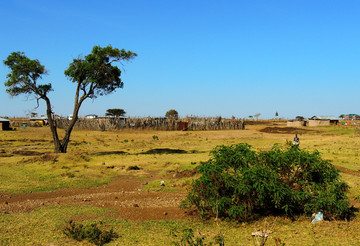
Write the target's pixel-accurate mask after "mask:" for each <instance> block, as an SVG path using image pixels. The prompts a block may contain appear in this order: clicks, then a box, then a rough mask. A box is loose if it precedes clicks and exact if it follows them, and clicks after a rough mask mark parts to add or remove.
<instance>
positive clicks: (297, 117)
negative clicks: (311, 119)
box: [295, 115, 305, 120]
mask: <svg viewBox="0 0 360 246" xmlns="http://www.w3.org/2000/svg"><path fill="white" fill-rule="evenodd" d="M295 119H296V120H305V118H304V117H303V116H299V115H298V116H296V117H295Z"/></svg>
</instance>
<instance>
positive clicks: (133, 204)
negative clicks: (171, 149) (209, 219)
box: [0, 171, 191, 221]
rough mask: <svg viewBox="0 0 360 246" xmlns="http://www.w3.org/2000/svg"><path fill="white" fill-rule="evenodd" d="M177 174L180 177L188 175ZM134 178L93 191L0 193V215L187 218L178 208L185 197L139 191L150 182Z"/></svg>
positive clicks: (80, 189) (141, 218)
mask: <svg viewBox="0 0 360 246" xmlns="http://www.w3.org/2000/svg"><path fill="white" fill-rule="evenodd" d="M187 172H188V171H186V172H180V174H179V175H180V176H183V175H188V174H185V173H187ZM158 178H159V177H157V176H156V175H150V177H149V178H145V179H144V178H142V179H140V178H137V177H134V176H119V177H118V178H117V179H116V180H114V181H113V182H111V183H110V184H109V185H104V186H101V187H93V188H69V189H61V190H55V191H49V192H38V193H29V194H5V193H0V213H20V212H29V211H32V210H34V209H37V208H41V207H43V206H64V205H70V206H93V207H103V208H109V209H113V210H115V211H116V212H115V213H111V214H110V215H109V216H111V217H116V218H122V219H128V220H135V221H145V220H162V219H167V220H177V219H184V218H190V217H191V214H190V213H189V212H188V211H185V210H181V209H180V208H179V206H180V204H181V201H182V200H184V199H185V197H186V193H185V192H183V191H180V192H163V191H162V192H152V191H145V190H143V189H142V187H143V186H144V185H145V184H147V183H148V182H149V181H151V180H156V179H158Z"/></svg>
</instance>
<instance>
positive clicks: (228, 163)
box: [183, 143, 353, 220]
mask: <svg viewBox="0 0 360 246" xmlns="http://www.w3.org/2000/svg"><path fill="white" fill-rule="evenodd" d="M210 155H211V158H210V159H209V160H208V161H207V162H202V163H201V164H200V165H199V166H198V167H197V168H198V172H199V174H201V177H200V178H199V179H197V180H194V181H193V183H192V189H191V190H190V191H189V193H188V195H187V199H186V200H185V201H184V202H183V207H192V206H195V207H196V208H197V209H198V211H199V213H200V215H201V216H203V217H207V216H216V217H222V218H231V219H235V220H250V219H253V218H254V217H255V216H257V215H265V214H285V215H287V216H290V217H291V216H294V215H295V214H303V213H305V214H307V215H310V214H312V213H313V212H317V211H322V212H323V214H324V216H325V217H326V218H335V217H336V218H348V217H349V216H351V215H352V214H353V208H351V207H350V204H349V202H348V198H347V196H346V191H347V190H348V188H349V186H348V185H347V184H346V183H345V182H343V181H342V180H341V179H340V175H339V171H338V170H337V169H336V168H335V167H334V166H333V165H332V164H331V163H330V161H328V160H322V159H321V156H320V153H319V152H318V151H317V150H315V151H314V152H312V153H310V152H307V151H303V150H301V149H300V148H298V147H297V146H292V147H291V146H290V147H287V148H284V147H282V146H280V145H274V146H273V148H272V149H271V150H270V151H262V152H255V151H253V150H251V146H250V145H248V144H244V143H241V144H238V145H231V146H218V147H216V148H215V149H213V150H212V151H211V153H210Z"/></svg>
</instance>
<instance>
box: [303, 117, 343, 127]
mask: <svg viewBox="0 0 360 246" xmlns="http://www.w3.org/2000/svg"><path fill="white" fill-rule="evenodd" d="M339 120H340V119H339V118H337V117H335V116H313V117H311V118H310V119H309V121H308V126H330V125H337V124H338V123H339Z"/></svg>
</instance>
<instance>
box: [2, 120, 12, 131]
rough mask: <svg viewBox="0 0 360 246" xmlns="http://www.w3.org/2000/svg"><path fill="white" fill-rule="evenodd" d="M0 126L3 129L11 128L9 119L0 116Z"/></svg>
mask: <svg viewBox="0 0 360 246" xmlns="http://www.w3.org/2000/svg"><path fill="white" fill-rule="evenodd" d="M0 126H1V127H0V128H1V129H2V130H3V131H7V130H12V128H11V127H10V120H8V119H4V118H0Z"/></svg>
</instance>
